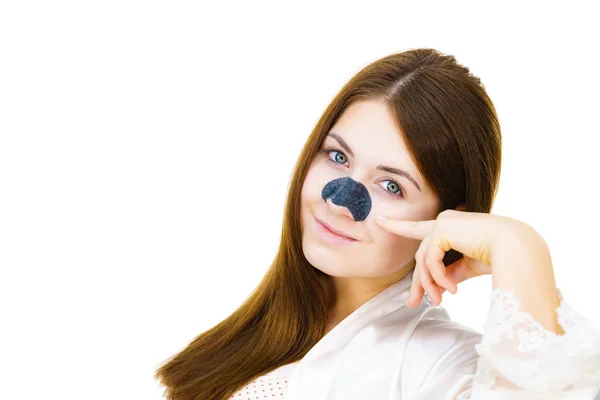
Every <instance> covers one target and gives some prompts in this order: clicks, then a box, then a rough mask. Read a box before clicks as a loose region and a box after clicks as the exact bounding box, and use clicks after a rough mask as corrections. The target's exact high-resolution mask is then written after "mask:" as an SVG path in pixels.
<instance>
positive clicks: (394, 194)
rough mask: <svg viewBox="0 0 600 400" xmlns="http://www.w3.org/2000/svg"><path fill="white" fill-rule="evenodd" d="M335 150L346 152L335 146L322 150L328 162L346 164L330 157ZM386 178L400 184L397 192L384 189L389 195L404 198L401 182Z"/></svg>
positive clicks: (397, 184)
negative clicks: (334, 147)
mask: <svg viewBox="0 0 600 400" xmlns="http://www.w3.org/2000/svg"><path fill="white" fill-rule="evenodd" d="M333 151H335V152H337V153H341V154H344V152H343V151H339V150H337V149H333V148H327V149H324V150H322V152H323V154H325V160H326V161H327V162H330V163H331V164H334V165H336V166H337V165H344V164H342V163H339V162H337V161H335V160H332V159H331V157H329V154H330V153H331V152H333ZM344 157H346V154H344ZM346 160H348V157H346ZM385 180H386V181H390V182H393V183H394V184H395V185H396V186H398V192H397V193H394V192H390V191H389V190H386V189H383V190H384V191H385V192H386V193H387V194H388V195H390V196H392V197H396V198H404V189H403V188H402V186H400V184H399V183H398V182H396V181H394V180H392V179H385Z"/></svg>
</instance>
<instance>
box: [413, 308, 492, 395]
mask: <svg viewBox="0 0 600 400" xmlns="http://www.w3.org/2000/svg"><path fill="white" fill-rule="evenodd" d="M482 337H483V334H482V333H481V332H478V331H476V330H474V329H471V328H469V327H467V326H465V325H462V324H460V323H458V322H456V321H452V320H451V319H450V317H449V315H448V313H447V311H446V310H445V309H444V308H443V307H441V306H437V307H435V306H434V307H427V308H425V309H424V310H423V311H422V313H421V314H420V315H419V318H418V322H417V323H416V325H415V328H414V330H413V332H412V335H411V336H410V338H409V340H408V342H407V344H406V349H405V352H404V360H403V363H402V364H403V368H402V377H403V379H402V380H403V386H405V388H404V390H405V391H406V392H405V393H414V392H415V391H416V390H418V388H419V387H420V386H421V384H422V382H424V381H425V380H429V379H432V378H431V377H434V379H435V378H436V377H437V378H440V376H439V375H440V374H450V375H452V374H456V373H457V371H460V374H463V376H465V377H469V376H470V375H474V374H475V372H476V368H477V359H478V354H477V350H476V347H475V346H476V345H477V344H479V343H480V342H481V339H482ZM456 378H457V379H459V377H458V376H457V377H456ZM450 379H452V376H450Z"/></svg>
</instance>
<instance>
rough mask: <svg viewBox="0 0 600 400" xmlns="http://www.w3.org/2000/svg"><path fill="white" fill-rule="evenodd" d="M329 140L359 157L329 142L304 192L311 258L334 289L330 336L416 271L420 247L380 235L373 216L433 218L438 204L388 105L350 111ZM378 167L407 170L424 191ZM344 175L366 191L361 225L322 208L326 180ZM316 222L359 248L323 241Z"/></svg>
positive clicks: (344, 211)
mask: <svg viewBox="0 0 600 400" xmlns="http://www.w3.org/2000/svg"><path fill="white" fill-rule="evenodd" d="M329 133H335V134H337V135H339V137H341V138H342V140H343V141H344V142H346V143H347V145H348V146H349V147H350V148H351V150H352V152H353V153H354V155H351V154H350V152H348V151H347V150H345V149H344V148H343V147H342V146H341V145H340V143H339V142H338V141H337V140H336V139H335V138H333V137H331V136H327V137H326V138H325V140H324V142H323V145H322V150H325V149H328V148H332V149H333V150H332V151H330V152H329V154H325V153H323V152H321V153H320V154H319V155H318V156H317V157H316V158H315V159H314V160H313V161H312V163H311V165H310V167H309V170H308V173H307V176H306V178H305V180H304V183H303V186H302V191H301V210H300V213H301V229H302V247H303V252H304V255H305V257H306V259H307V260H308V261H309V262H310V263H311V264H312V265H313V266H314V267H315V268H317V269H319V270H321V271H323V272H324V273H326V274H328V275H330V276H332V278H333V279H332V288H331V289H332V290H333V291H334V293H335V295H334V298H335V301H334V303H333V304H332V305H331V310H330V316H329V320H330V323H329V326H330V328H329V329H331V328H332V327H333V326H335V325H336V324H337V323H339V322H340V321H341V320H343V319H344V318H346V317H347V316H348V315H350V314H351V313H352V312H353V311H354V310H356V309H357V308H359V307H360V306H361V305H362V304H364V303H365V302H367V301H368V300H369V299H371V298H372V297H373V296H375V295H377V294H378V293H380V292H381V291H382V290H384V289H385V288H387V287H388V286H390V285H391V284H393V283H394V282H397V281H398V280H400V279H402V278H403V277H404V276H406V274H407V273H409V272H410V271H411V270H412V269H413V268H414V267H415V253H416V251H417V249H418V247H419V245H420V240H418V239H414V238H409V237H403V236H399V235H397V234H394V233H392V232H389V231H387V230H385V229H383V228H382V227H381V226H379V225H378V224H377V223H376V222H375V221H374V219H373V216H374V215H376V214H385V215H387V216H390V217H393V218H398V219H408V220H430V219H435V217H436V215H437V209H438V199H437V198H436V196H435V195H434V194H433V193H432V192H431V190H430V189H429V188H428V187H427V185H426V184H425V180H424V179H423V177H422V176H421V174H420V173H419V171H418V169H417V167H416V165H415V163H414V161H413V160H412V158H411V156H410V155H409V153H408V151H407V150H406V146H405V144H404V141H403V139H402V135H401V132H400V131H399V130H398V127H397V126H396V123H395V121H394V119H393V117H392V115H391V114H390V112H389V111H388V109H387V107H386V106H385V104H384V103H383V102H380V101H362V102H357V103H353V104H351V105H350V106H349V107H348V108H346V110H345V111H344V112H343V114H342V115H341V117H340V118H339V119H338V121H337V122H336V123H335V125H334V126H333V127H332V128H331V129H330V131H329ZM379 164H383V165H387V166H391V167H395V168H401V169H403V170H405V171H407V172H408V173H409V174H410V175H411V176H412V177H413V178H414V180H415V181H416V182H417V184H418V186H419V188H420V189H418V188H417V187H416V186H415V185H414V184H413V183H412V182H411V181H410V180H409V179H407V178H406V177H403V176H401V175H397V174H394V173H389V172H385V171H380V170H377V169H376V166H377V165H379ZM344 176H351V177H352V178H353V179H354V180H356V181H358V182H361V183H362V184H363V185H365V186H366V188H367V189H368V191H369V194H370V196H371V201H372V208H371V211H370V213H369V215H368V216H367V218H366V220H364V221H355V220H354V219H353V217H352V214H351V213H350V211H349V210H348V208H346V207H342V206H337V205H335V204H333V203H332V202H331V200H328V201H327V203H325V202H324V201H323V198H322V197H321V191H322V189H323V187H324V186H325V185H326V184H327V183H328V182H329V181H331V180H333V179H336V178H340V177H344ZM394 194H399V195H401V196H404V197H398V196H395V195H394ZM315 217H317V218H319V219H320V220H322V221H324V222H326V223H328V224H330V225H332V226H333V227H334V228H336V229H339V230H342V231H344V232H346V233H347V234H348V235H350V236H352V237H353V238H356V239H357V241H356V242H354V243H352V244H351V245H344V246H340V245H336V244H331V243H327V242H324V241H323V240H322V239H320V238H319V236H318V235H317V234H316V232H315V227H316V222H315V220H314V218H315Z"/></svg>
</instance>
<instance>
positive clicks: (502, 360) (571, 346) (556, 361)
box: [414, 288, 600, 400]
mask: <svg viewBox="0 0 600 400" xmlns="http://www.w3.org/2000/svg"><path fill="white" fill-rule="evenodd" d="M557 291H558V296H559V299H560V305H559V306H558V308H557V310H556V311H557V316H558V322H559V324H560V325H561V327H562V328H563V330H564V331H565V334H564V335H557V334H556V333H554V332H552V331H549V330H547V329H545V328H544V327H543V326H542V325H541V324H540V323H539V322H538V321H536V320H535V319H534V318H533V316H532V315H531V314H529V313H526V312H523V311H521V310H520V303H519V300H518V299H517V298H516V296H514V294H513V293H511V292H508V291H505V290H503V289H500V288H497V289H495V290H494V291H493V292H492V294H491V306H490V308H489V311H488V315H487V320H486V323H485V324H484V325H483V328H484V329H483V336H482V338H481V341H480V343H478V344H475V345H474V348H472V346H473V345H472V343H456V344H454V345H452V346H451V347H450V348H448V349H447V350H446V351H445V352H444V353H443V354H442V355H441V357H440V358H439V359H438V361H437V362H436V364H435V365H434V367H432V369H431V370H430V373H429V374H428V375H427V377H426V380H424V384H423V385H422V390H420V391H419V392H418V394H417V396H416V397H415V399H414V400H422V399H426V398H431V397H428V396H430V395H431V394H433V393H436V394H440V393H442V392H444V396H445V397H444V396H439V395H438V396H437V397H436V398H443V399H444V400H446V399H447V400H483V399H485V400H499V399H502V400H525V399H538V400H550V399H552V400H563V399H565V400H566V399H580V400H600V331H599V330H598V329H596V328H594V327H593V326H591V325H590V323H589V321H588V320H586V319H585V318H584V317H582V316H581V315H579V314H578V313H577V312H575V311H574V310H573V309H572V308H571V307H570V306H569V305H568V304H567V303H566V302H565V301H564V300H563V296H562V293H561V291H560V289H557ZM465 347H471V349H466V348H465ZM441 385H446V391H444V388H443V387H441Z"/></svg>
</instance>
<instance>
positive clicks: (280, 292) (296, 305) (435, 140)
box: [155, 48, 501, 400]
mask: <svg viewBox="0 0 600 400" xmlns="http://www.w3.org/2000/svg"><path fill="white" fill-rule="evenodd" d="M360 100H382V101H384V102H385V103H386V104H387V105H388V107H389V110H390V112H391V113H392V114H393V115H394V117H395V120H396V122H397V124H398V127H399V129H400V131H401V132H402V135H403V138H404V142H405V143H406V146H407V147H408V151H409V152H410V154H411V156H412V157H413V160H414V161H415V163H416V165H417V168H418V169H419V171H420V172H421V173H422V174H423V177H424V178H425V181H426V183H427V184H428V185H429V187H430V188H431V190H432V191H433V193H435V194H436V196H437V197H438V199H439V204H440V208H439V212H441V211H443V210H445V209H453V208H456V207H457V206H458V205H459V204H465V205H466V211H473V212H490V211H491V208H492V203H493V201H494V198H495V196H496V191H497V188H498V182H499V179H500V162H501V135H500V125H499V122H498V117H497V115H496V110H495V108H494V106H493V104H492V102H491V100H490V98H489V97H488V95H487V93H486V91H485V89H484V85H483V84H482V83H481V82H480V80H479V78H477V77H475V76H473V75H472V74H471V73H470V71H469V69H468V68H467V67H465V66H462V65H460V64H458V63H457V61H456V59H455V58H454V56H451V55H446V54H443V53H441V52H439V51H437V50H435V49H430V48H421V49H411V50H407V51H404V52H400V53H395V54H391V55H388V56H386V57H384V58H381V59H379V60H377V61H375V62H372V63H371V64H369V65H367V66H366V67H364V68H363V69H362V70H360V71H359V72H358V73H357V74H356V75H355V76H354V77H352V78H351V80H350V81H349V82H348V83H347V84H346V85H345V86H344V87H343V88H342V89H341V90H340V92H339V93H338V94H337V95H336V96H335V98H334V99H333V101H332V102H331V104H329V106H328V107H327V109H326V110H325V112H324V113H323V115H322V116H321V118H320V119H319V121H318V122H317V124H316V126H315V128H314V130H313V131H312V133H311V135H310V137H309V138H308V140H307V142H306V144H305V145H304V148H303V149H302V152H301V154H300V157H299V158H298V161H297V162H296V165H295V167H294V171H293V175H292V178H291V180H290V184H289V191H288V196H287V199H286V204H285V212H284V216H283V227H282V231H281V242H280V245H279V250H278V252H277V254H276V255H275V258H274V260H273V263H272V264H271V266H270V268H269V270H268V271H267V273H266V274H265V276H264V278H263V279H262V281H261V282H260V284H259V285H258V287H256V289H255V290H254V291H253V292H252V293H251V294H250V295H249V297H248V299H247V300H246V301H245V302H244V303H243V304H242V305H241V306H240V307H239V308H238V309H237V310H236V311H235V312H233V313H232V314H231V315H230V316H228V317H227V318H225V319H224V320H223V321H222V322H220V323H219V324H217V325H216V326H214V327H213V328H211V329H209V330H207V331H206V332H204V333H202V334H200V335H199V336H198V337H196V338H195V339H194V340H193V341H192V342H191V343H190V344H189V345H187V346H186V347H185V348H184V349H183V350H182V351H180V352H179V353H177V354H175V355H174V356H173V357H171V358H170V359H169V360H167V361H166V362H165V363H164V365H162V366H161V367H160V368H158V369H157V371H156V374H155V379H158V380H160V382H161V384H163V385H164V386H166V389H165V393H164V394H165V397H166V398H167V399H169V400H192V399H193V400H207V399H211V400H212V399H214V400H224V399H226V398H228V397H230V396H231V395H232V394H233V393H234V392H235V391H236V390H238V389H240V388H241V387H243V386H244V385H245V384H247V383H249V382H251V381H252V380H253V379H255V378H258V377H259V376H262V375H263V374H266V373H268V372H270V371H272V370H274V369H275V368H278V367H280V366H283V365H285V364H288V363H292V362H295V361H298V360H300V359H302V358H303V357H304V355H305V354H306V353H307V352H308V351H309V350H310V349H311V348H312V347H313V346H314V345H315V344H316V343H317V342H318V341H319V340H320V339H321V338H322V337H323V335H324V334H325V332H326V325H327V322H328V321H327V316H328V310H329V308H328V307H329V305H330V300H331V296H332V293H331V290H329V288H330V286H329V285H330V281H329V280H330V279H331V277H330V276H329V275H326V274H324V273H323V272H321V271H320V270H318V269H316V268H314V267H312V266H311V265H310V264H309V263H308V261H307V260H306V259H305V258H304V255H303V252H302V240H301V230H300V190H301V187H302V183H303V181H304V177H305V176H306V173H307V170H308V168H309V165H310V163H311V161H312V160H313V158H314V157H315V156H316V155H317V154H318V152H319V150H320V147H321V146H322V142H323V140H324V138H325V136H326V135H327V133H328V131H329V129H330V128H331V127H332V126H333V125H334V124H335V122H336V120H337V119H338V118H339V117H340V115H341V114H342V112H343V111H344V109H345V108H346V107H347V106H349V105H350V104H352V103H353V102H356V101H360ZM460 257H462V254H460V253H458V252H456V251H454V250H451V251H449V252H447V253H446V256H445V258H444V264H445V265H449V264H451V263H452V262H454V261H456V260H458V259H459V258H460Z"/></svg>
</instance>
